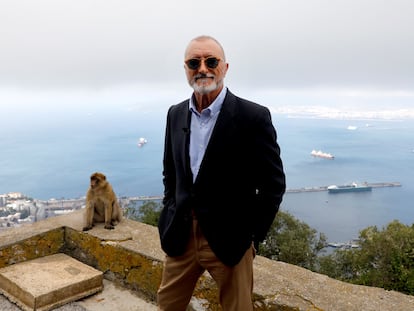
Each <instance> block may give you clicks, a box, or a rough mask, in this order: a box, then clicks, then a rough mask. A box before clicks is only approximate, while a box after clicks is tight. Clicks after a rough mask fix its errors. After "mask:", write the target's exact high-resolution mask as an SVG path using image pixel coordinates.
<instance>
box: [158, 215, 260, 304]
mask: <svg viewBox="0 0 414 311" xmlns="http://www.w3.org/2000/svg"><path fill="white" fill-rule="evenodd" d="M191 235H192V237H191V239H190V242H189V243H188V247H187V250H186V252H185V253H184V255H182V256H178V257H169V256H166V259H165V262H164V271H163V276H162V281H161V285H160V288H159V290H158V310H160V311H185V310H186V308H187V306H188V304H189V302H190V299H191V296H192V294H193V290H194V288H195V285H196V283H197V280H198V279H199V277H200V276H201V275H202V274H203V273H204V271H205V270H207V271H208V272H209V273H210V275H211V277H212V278H213V279H214V281H215V282H216V283H217V286H218V290H219V301H220V305H221V307H222V308H223V311H253V303H252V292H253V258H254V256H255V250H254V248H253V246H252V247H250V249H248V250H247V251H246V253H245V255H244V256H243V258H242V259H241V260H240V262H239V263H238V264H237V265H236V266H234V267H229V266H226V265H224V264H223V263H222V262H221V261H220V260H219V259H218V258H217V257H216V256H215V255H214V253H213V251H212V250H211V248H210V246H209V245H208V242H207V240H206V239H205V237H204V235H203V234H202V233H201V231H200V228H199V226H198V223H197V220H193V230H192V232H191Z"/></svg>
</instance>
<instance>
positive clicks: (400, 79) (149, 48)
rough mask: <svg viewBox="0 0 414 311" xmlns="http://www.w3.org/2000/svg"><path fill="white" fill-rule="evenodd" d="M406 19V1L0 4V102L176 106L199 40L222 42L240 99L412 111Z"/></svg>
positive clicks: (411, 25) (411, 49) (413, 32)
mask: <svg viewBox="0 0 414 311" xmlns="http://www.w3.org/2000/svg"><path fill="white" fill-rule="evenodd" d="M413 16H414V1H412V0H255V1H246V0H226V1H224V0H210V1H191V0H176V1H170V0H166V1H161V0H36V1H34V0H0V40H1V41H0V42H1V43H0V44H1V48H0V105H1V106H3V107H2V108H4V107H5V106H6V105H9V104H11V103H12V104H16V105H17V104H18V103H20V102H21V101H22V98H23V97H24V98H26V99H25V100H26V102H27V103H28V102H29V101H28V100H27V98H28V96H29V95H30V94H31V95H33V94H37V95H36V96H40V95H38V94H55V95H56V94H64V93H68V94H69V93H70V94H72V96H75V97H76V96H77V95H73V94H78V95H79V94H88V95H87V96H86V97H88V98H89V99H91V98H92V97H94V96H95V95H96V96H98V97H99V96H102V94H106V95H108V94H109V93H111V92H110V90H117V91H116V92H115V93H114V94H116V96H115V95H113V96H114V98H113V99H114V100H115V98H118V101H119V100H120V99H123V100H130V99H128V97H129V96H130V97H138V96H139V94H140V92H141V91H142V94H146V95H145V96H146V97H147V98H148V96H149V95H148V94H152V95H153V96H156V97H160V98H163V97H165V98H168V99H169V101H170V103H169V104H174V103H176V102H178V101H179V100H181V99H183V98H181V97H182V94H185V95H189V93H190V92H191V89H190V88H189V86H188V85H187V82H186V80H185V75H184V70H183V55H184V49H185V47H186V45H187V43H188V41H189V40H190V39H192V38H193V37H195V36H197V35H200V34H208V35H212V36H214V37H216V38H217V39H218V40H219V41H220V42H221V43H222V45H223V47H224V49H225V52H226V56H227V60H228V62H229V65H230V67H229V71H228V74H227V77H226V84H227V85H228V86H229V88H230V89H231V90H232V91H234V92H235V93H238V94H239V95H249V96H257V99H258V100H260V99H262V98H264V95H263V94H273V95H272V96H274V97H276V98H279V99H280V102H281V104H282V103H283V102H284V104H286V103H287V104H289V102H290V103H292V104H297V103H298V102H299V101H301V100H304V101H306V98H308V99H309V101H310V102H312V101H313V102H315V101H317V99H318V98H327V97H331V98H336V99H338V98H341V99H340V100H338V101H337V104H338V105H339V104H340V103H342V104H343V103H344V98H349V97H351V98H353V99H354V100H355V98H357V99H359V100H360V102H367V101H366V100H365V99H366V98H370V99H375V100H376V101H377V102H379V103H382V104H385V105H387V104H390V105H391V104H392V103H394V102H397V101H398V102H401V103H403V104H407V103H410V104H413V102H414V18H413ZM53 92H56V93H53ZM28 94H29V95H28ZM91 94H92V95H91ZM121 94H123V95H122V98H119V96H121ZM260 94H261V95H260ZM286 94H289V96H286V97H284V95H286ZM308 95H309V96H308ZM36 96H32V97H31V98H32V100H34V102H36V100H35V98H36ZM40 97H42V96H40ZM81 97H82V96H81V95H79V98H81ZM109 98H111V96H109ZM283 98H285V99H283ZM286 98H289V100H288V99H286ZM311 98H312V99H311ZM250 99H252V100H256V98H250ZM134 100H135V101H139V99H137V98H135V99H134ZM43 101H44V99H43ZM357 101H358V100H357ZM373 102H374V101H372V100H371V101H370V104H372V103H373ZM62 105H64V100H63V99H62ZM0 108H1V107H0Z"/></svg>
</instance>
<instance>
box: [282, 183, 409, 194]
mask: <svg viewBox="0 0 414 311" xmlns="http://www.w3.org/2000/svg"><path fill="white" fill-rule="evenodd" d="M364 184H365V185H367V186H369V187H372V188H384V187H401V183H400V182H378V183H364ZM328 187H329V186H319V187H304V188H296V189H289V188H288V189H286V193H300V192H320V191H328Z"/></svg>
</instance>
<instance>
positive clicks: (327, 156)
mask: <svg viewBox="0 0 414 311" xmlns="http://www.w3.org/2000/svg"><path fill="white" fill-rule="evenodd" d="M311 155H312V156H314V157H317V158H324V159H333V158H335V157H334V156H333V155H332V154H330V153H326V152H322V151H321V150H318V151H316V150H315V149H314V150H312V152H311Z"/></svg>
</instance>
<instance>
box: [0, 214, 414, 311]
mask: <svg viewBox="0 0 414 311" xmlns="http://www.w3.org/2000/svg"><path fill="white" fill-rule="evenodd" d="M81 212H82V211H78V212H74V213H72V214H69V215H64V216H59V217H54V218H50V219H47V220H45V221H41V222H38V223H35V224H32V225H28V226H24V227H21V228H15V229H10V230H6V231H4V232H2V231H0V268H1V267H2V266H7V265H10V264H13V263H16V262H19V261H24V260H27V259H28V258H32V257H33V256H38V257H40V256H44V254H49V253H53V252H64V253H66V254H67V255H70V256H72V257H73V258H76V259H77V260H79V261H81V262H83V263H86V264H88V265H90V266H92V267H94V268H96V269H98V270H100V271H102V272H103V273H104V277H105V278H106V279H108V280H111V281H114V282H115V283H116V284H120V285H122V286H123V287H124V288H129V289H132V290H133V291H134V292H136V293H138V294H139V295H141V296H142V297H144V298H145V299H147V300H150V301H154V300H155V298H156V291H157V288H158V285H159V283H160V280H161V273H162V262H163V259H164V254H163V252H162V250H161V248H160V245H159V237H158V231H157V228H155V227H152V226H148V225H145V224H142V223H139V222H136V221H130V220H124V221H123V222H122V223H121V224H119V225H118V226H116V228H115V230H111V231H109V230H105V229H103V226H97V227H95V228H93V229H92V230H90V231H88V232H86V233H85V232H82V231H81V228H82V215H81ZM50 239H55V240H53V241H51V240H50ZM27 245H31V247H27ZM15 251H17V252H18V254H16V253H15ZM3 256H4V258H3ZM254 274H255V288H254V300H255V301H254V304H255V310H284V311H290V310H292V311H293V310H295V311H298V310H299V311H300V310H307V311H310V310H315V311H316V310H318V311H321V310H323V311H331V310H332V311H352V310H355V311H360V310H364V311H378V310H381V311H394V310H414V297H413V296H408V295H404V294H401V293H398V292H395V291H385V290H383V289H381V288H374V287H367V286H358V285H352V284H348V283H345V282H340V281H336V280H334V279H330V278H328V277H326V276H324V275H320V274H317V273H313V272H311V271H309V270H306V269H303V268H300V267H297V266H293V265H289V264H286V263H283V262H277V261H272V260H269V259H266V258H263V257H260V256H258V257H257V258H256V259H255V261H254ZM193 309H194V310H220V308H219V306H218V299H217V290H216V287H215V285H214V282H213V281H212V280H211V278H210V277H209V276H208V275H207V274H205V275H204V276H203V277H202V279H201V280H200V282H199V283H198V285H197V288H196V290H195V292H194V297H193Z"/></svg>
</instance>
